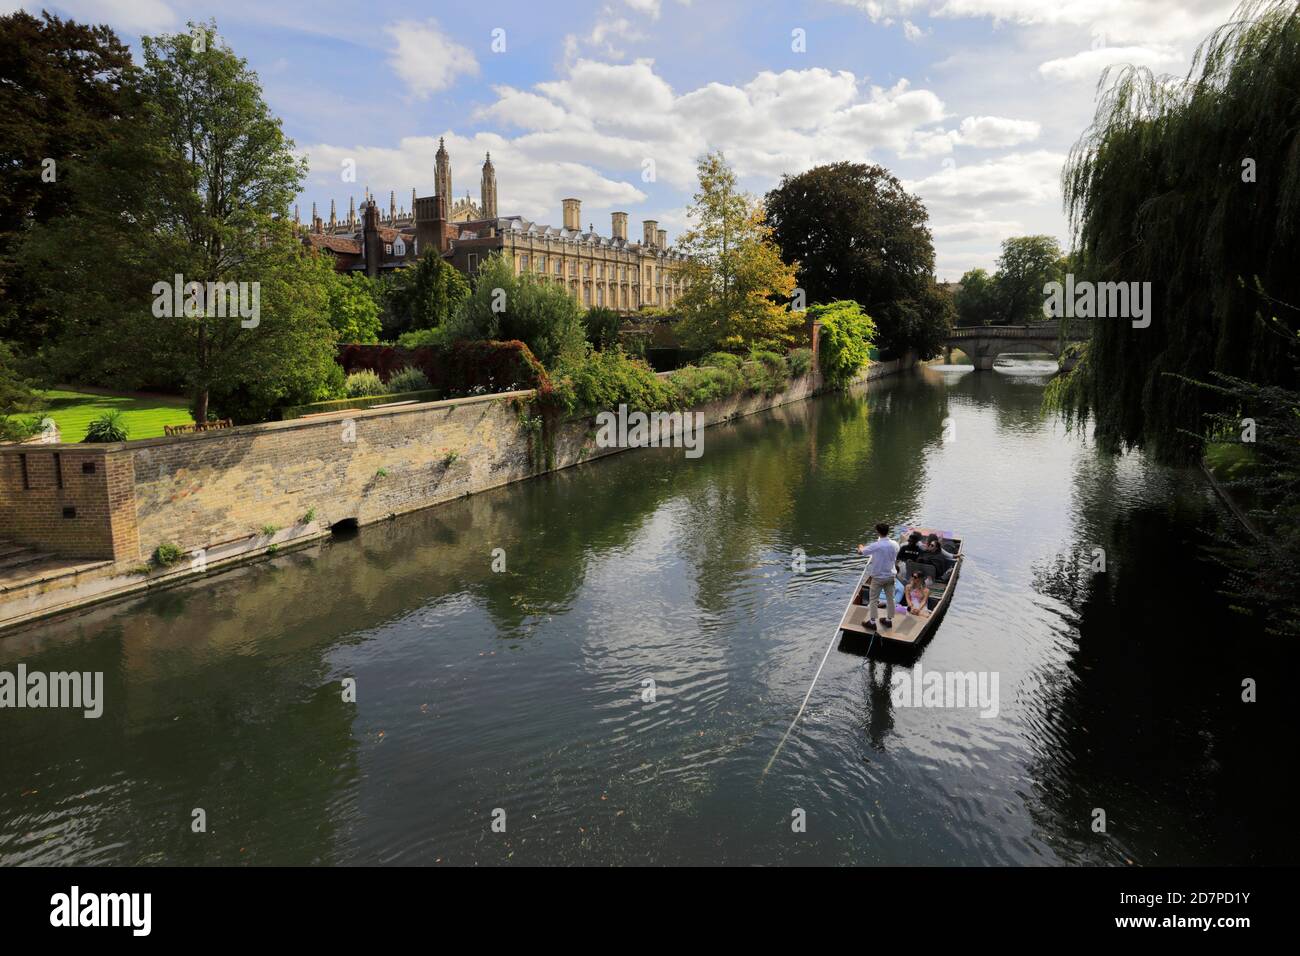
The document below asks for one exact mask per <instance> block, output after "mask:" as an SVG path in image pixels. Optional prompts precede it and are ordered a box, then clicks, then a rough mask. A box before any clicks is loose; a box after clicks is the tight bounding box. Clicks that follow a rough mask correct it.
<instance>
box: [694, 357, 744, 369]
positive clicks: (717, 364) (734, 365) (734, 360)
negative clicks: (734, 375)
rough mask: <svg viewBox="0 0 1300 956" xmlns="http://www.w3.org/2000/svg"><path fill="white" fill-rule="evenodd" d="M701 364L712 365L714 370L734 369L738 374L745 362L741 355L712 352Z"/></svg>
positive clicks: (701, 360)
mask: <svg viewBox="0 0 1300 956" xmlns="http://www.w3.org/2000/svg"><path fill="white" fill-rule="evenodd" d="M700 364H701V365H711V366H713V367H714V368H725V369H733V370H735V371H737V372H738V371H740V366H741V365H743V364H744V361H743V360H742V359H741V357H740V356H739V355H732V354H731V353H730V352H710V353H709V354H708V355H706V356H704V358H702V359H700Z"/></svg>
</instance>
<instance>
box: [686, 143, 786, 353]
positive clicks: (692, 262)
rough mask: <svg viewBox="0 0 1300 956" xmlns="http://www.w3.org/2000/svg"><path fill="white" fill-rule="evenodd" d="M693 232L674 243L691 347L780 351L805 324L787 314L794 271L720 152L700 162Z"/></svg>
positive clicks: (759, 207)
mask: <svg viewBox="0 0 1300 956" xmlns="http://www.w3.org/2000/svg"><path fill="white" fill-rule="evenodd" d="M697 168H698V172H699V190H698V191H697V192H696V193H695V197H694V202H693V203H692V205H691V208H690V210H689V217H690V220H691V228H690V229H688V230H687V231H686V232H685V233H684V234H683V235H682V237H681V239H680V241H679V243H678V245H679V247H680V248H681V250H682V251H683V252H684V253H686V255H687V256H688V257H689V259H688V261H687V263H686V267H685V270H684V275H685V279H686V288H685V291H684V292H683V293H682V295H681V297H680V298H679V299H678V300H677V302H676V308H677V309H678V311H680V313H681V316H682V320H681V325H680V330H679V333H678V334H679V337H680V338H681V340H682V343H683V344H684V345H686V346H687V347H688V348H699V349H726V350H731V351H738V350H742V349H750V348H785V347H787V346H789V345H791V344H793V342H794V340H795V330H796V329H797V328H798V327H799V325H800V324H801V322H802V320H801V317H800V316H799V314H798V313H796V312H792V311H791V309H790V297H791V294H792V293H793V292H794V288H795V279H794V267H793V266H792V265H790V264H787V263H786V262H783V261H782V259H781V250H780V249H778V248H777V246H776V244H775V243H774V242H773V241H772V230H771V227H770V226H769V225H768V223H767V219H766V213H765V211H764V208H763V204H762V202H761V201H759V200H757V199H755V198H754V197H752V196H750V195H748V194H746V193H744V192H742V191H740V190H739V189H738V188H737V186H736V174H735V173H734V172H733V171H732V169H731V167H730V166H728V165H727V161H726V159H725V157H724V156H723V155H722V153H720V152H713V153H709V154H707V155H705V156H703V157H702V158H701V159H700V160H699V162H698V164H697Z"/></svg>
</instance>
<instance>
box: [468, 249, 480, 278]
mask: <svg viewBox="0 0 1300 956" xmlns="http://www.w3.org/2000/svg"><path fill="white" fill-rule="evenodd" d="M468 267H469V274H470V275H475V274H477V273H478V253H476V252H471V253H470V254H469V260H468Z"/></svg>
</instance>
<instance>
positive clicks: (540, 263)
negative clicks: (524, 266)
mask: <svg viewBox="0 0 1300 956" xmlns="http://www.w3.org/2000/svg"><path fill="white" fill-rule="evenodd" d="M537 271H538V272H545V271H546V256H538V257H537Z"/></svg>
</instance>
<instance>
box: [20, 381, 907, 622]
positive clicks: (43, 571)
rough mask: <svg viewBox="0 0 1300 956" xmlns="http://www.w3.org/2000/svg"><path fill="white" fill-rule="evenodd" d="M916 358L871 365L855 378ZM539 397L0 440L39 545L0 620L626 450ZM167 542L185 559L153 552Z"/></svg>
mask: <svg viewBox="0 0 1300 956" xmlns="http://www.w3.org/2000/svg"><path fill="white" fill-rule="evenodd" d="M915 364H916V362H915V360H912V359H899V360H893V361H890V362H882V363H877V364H874V365H871V366H869V367H868V368H866V369H865V370H864V371H863V372H862V373H861V374H860V375H859V376H858V378H857V379H856V380H855V383H854V384H857V383H860V382H867V381H874V380H877V379H880V378H884V377H886V376H889V375H894V374H897V373H899V372H902V371H905V370H907V369H910V368H911V367H913V366H914V365H915ZM821 391H823V383H822V381H821V376H820V374H819V373H817V372H815V371H814V372H812V373H809V374H808V375H804V376H801V377H799V378H796V379H793V380H791V381H790V383H789V384H788V386H787V387H786V388H785V389H784V390H782V391H781V392H778V393H776V394H773V395H762V394H754V393H741V394H737V395H731V396H727V397H725V398H722V399H718V400H716V401H712V402H708V403H705V404H703V405H700V406H698V407H696V408H694V409H691V411H692V412H694V413H696V414H698V415H699V416H700V421H701V424H702V425H703V427H705V428H708V427H711V426H713V425H718V424H723V423H725V422H729V421H733V420H735V419H738V418H743V417H746V416H749V415H753V414H755V413H757V412H761V411H764V410H766V409H770V408H775V407H778V406H781V405H786V404H790V403H793V402H800V401H804V400H805V399H808V398H810V397H812V396H814V395H816V394H818V393H819V392H821ZM533 397H534V393H533V392H532V391H531V390H529V391H518V392H505V393H499V394H495V395H485V396H479V397H475V398H462V399H452V400H444V401H438V402H428V403H422V404H417V405H403V406H397V407H393V408H372V409H364V410H361V409H351V410H347V411H342V412H335V413H330V414H326V415H319V416H313V417H311V418H306V419H295V420H293V421H287V422H271V423H267V424H263V425H250V426H245V427H241V428H233V429H223V430H222V431H219V432H207V433H202V434H193V435H182V436H174V437H169V438H155V439H147V440H142V441H128V442H120V443H117V444H106V445H97V446H86V445H48V446H43V447H41V448H40V449H39V451H36V450H32V449H31V448H30V447H29V448H20V447H18V446H14V447H9V448H3V449H0V466H3V467H2V468H0V482H2V484H0V490H3V492H4V506H3V512H2V513H0V517H3V518H4V521H3V524H4V526H5V527H6V528H7V529H10V531H9V537H10V538H11V540H12V541H13V542H14V543H15V544H16V545H18V546H21V547H23V548H24V549H29V550H31V551H33V552H34V553H33V556H32V559H31V560H30V561H29V563H27V564H25V565H23V566H22V567H21V568H15V569H13V570H11V571H10V572H9V573H8V575H7V576H0V629H3V628H8V627H15V626H18V625H21V624H25V623H29V622H31V621H35V620H39V619H41V618H45V617H48V616H51V615H54V614H61V613H65V612H67V611H72V610H76V609H79V608H82V607H86V606H89V605H93V604H97V603H101V602H103V601H109V600H115V599H118V598H122V597H126V596H129V595H131V594H135V593H138V592H141V591H145V590H149V589H152V588H160V587H169V586H171V585H174V584H177V583H180V582H182V581H186V580H189V579H191V578H194V577H199V576H202V575H206V574H212V573H214V572H217V571H221V570H224V569H227V568H229V567H232V566H234V565H237V564H241V563H244V562H247V561H252V560H257V559H259V558H262V557H265V556H267V555H270V554H275V553H277V552H280V551H284V550H287V549H290V548H297V547H301V546H304V545H306V544H309V543H311V542H312V541H315V540H318V539H320V538H322V537H325V536H328V535H329V534H331V533H332V532H333V531H334V530H335V529H338V528H349V527H357V526H361V525H366V524H372V523H374V522H376V521H382V520H387V519H391V518H394V517H396V516H398V515H401V514H405V513H409V512H412V511H418V510H421V509H424V508H429V507H432V506H434V505H437V504H441V503H443V502H447V501H450V500H453V499H456V498H462V497H466V496H469V495H473V494H477V493H480V492H482V491H486V490H488V489H490V488H496V487H500V486H501V485H506V484H511V483H513V482H517V481H523V480H526V479H528V478H531V477H535V476H537V475H541V474H546V473H549V472H552V471H558V470H561V469H564V468H570V467H572V466H574V465H577V464H581V463H582V462H585V461H591V460H594V459H596V458H601V457H604V456H606V455H611V454H615V453H617V452H621V451H627V450H629V448H628V447H608V448H607V447H599V446H598V444H597V441H596V435H597V429H596V427H595V418H594V416H591V415H583V416H576V417H573V418H569V419H566V420H562V421H559V422H555V423H552V424H550V425H549V426H548V427H546V429H545V430H540V429H536V428H531V427H529V424H530V422H529V416H528V414H527V409H528V408H529V405H530V403H531V402H532V400H533ZM160 548H161V549H162V551H163V552H165V553H168V554H170V555H172V556H174V557H175V558H177V560H174V562H173V563H171V564H167V565H160V564H159V563H158V562H157V561H154V560H151V558H153V556H155V555H157V554H159V553H160ZM24 569H25V570H24Z"/></svg>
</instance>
